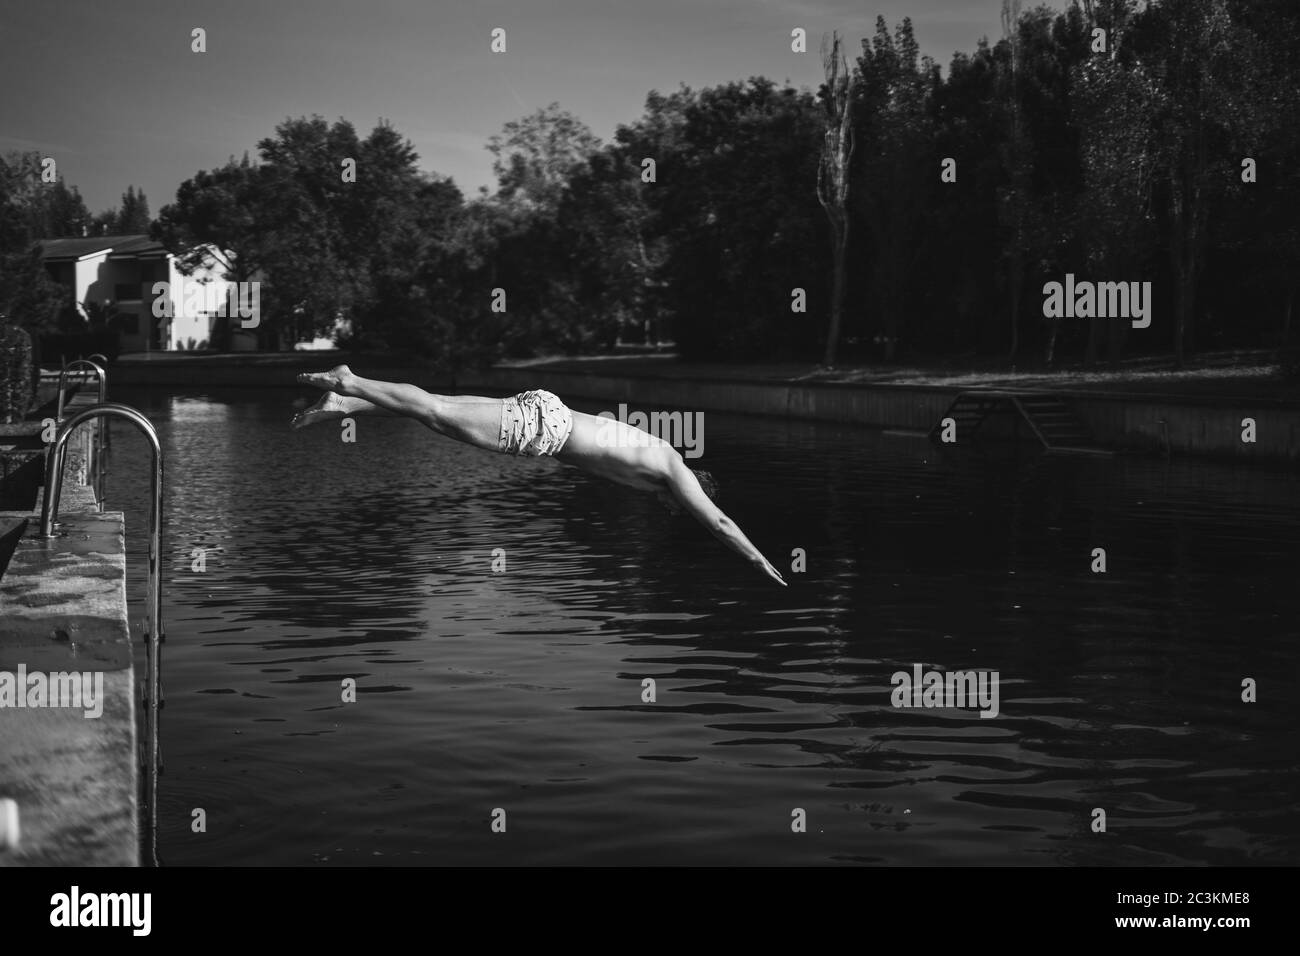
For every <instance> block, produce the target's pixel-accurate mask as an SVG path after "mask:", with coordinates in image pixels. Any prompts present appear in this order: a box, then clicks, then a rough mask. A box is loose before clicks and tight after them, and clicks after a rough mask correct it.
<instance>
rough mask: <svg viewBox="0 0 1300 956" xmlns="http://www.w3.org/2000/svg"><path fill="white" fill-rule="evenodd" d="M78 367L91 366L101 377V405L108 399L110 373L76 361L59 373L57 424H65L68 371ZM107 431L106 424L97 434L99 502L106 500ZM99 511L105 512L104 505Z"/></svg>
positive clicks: (96, 461) (88, 362)
mask: <svg viewBox="0 0 1300 956" xmlns="http://www.w3.org/2000/svg"><path fill="white" fill-rule="evenodd" d="M76 365H89V366H90V367H91V368H92V369H94V370H95V372H96V373H97V374H98V375H99V404H101V405H103V404H104V402H105V401H107V399H108V372H106V371H104V369H103V368H102V367H101V366H99V365H96V364H95V363H94V362H92V361H90V359H74V360H72V361H71V362H68V363H67V364H66V365H64V366H63V368H62V369H61V370H60V371H59V406H58V411H57V412H56V413H55V416H54V420H55V422H56V423H60V424H61V423H62V422H63V383H64V381H65V380H66V379H67V377H68V370H69V369H71V368H72V367H73V366H76ZM107 429H108V425H107V424H104V425H101V426H100V427H99V430H98V431H96V432H95V500H96V501H97V502H102V501H103V500H104V446H105V444H107V442H106V440H105V432H106V431H107ZM99 510H100V511H103V510H104V509H103V506H102V504H101V506H100V509H99Z"/></svg>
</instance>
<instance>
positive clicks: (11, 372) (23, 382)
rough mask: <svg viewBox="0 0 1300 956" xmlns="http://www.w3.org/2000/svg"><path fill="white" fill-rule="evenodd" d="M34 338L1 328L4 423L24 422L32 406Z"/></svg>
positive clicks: (0, 393)
mask: <svg viewBox="0 0 1300 956" xmlns="http://www.w3.org/2000/svg"><path fill="white" fill-rule="evenodd" d="M32 400H33V391H32V337H31V336H30V335H28V334H27V333H26V332H24V331H23V330H22V329H20V328H19V327H18V326H16V325H7V324H6V325H0V422H4V423H5V424H12V423H13V422H20V421H22V420H23V417H24V416H26V414H27V411H28V409H30V408H31V406H32Z"/></svg>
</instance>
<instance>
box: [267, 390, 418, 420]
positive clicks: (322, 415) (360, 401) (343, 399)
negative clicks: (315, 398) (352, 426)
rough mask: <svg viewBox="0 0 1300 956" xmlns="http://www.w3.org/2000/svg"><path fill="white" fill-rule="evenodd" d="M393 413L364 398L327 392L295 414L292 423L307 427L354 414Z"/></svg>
mask: <svg viewBox="0 0 1300 956" xmlns="http://www.w3.org/2000/svg"><path fill="white" fill-rule="evenodd" d="M391 414H393V413H392V412H390V411H389V410H388V409H386V408H380V407H379V406H378V405H374V404H371V403H370V402H367V401H366V400H365V399H364V398H355V397H349V396H346V395H336V394H334V393H333V392H326V393H325V394H324V395H322V396H321V400H320V401H319V402H317V403H316V404H315V405H313V406H311V408H305V409H303V410H302V411H300V412H299V413H298V414H297V415H295V416H293V421H292V422H290V424H291V425H292V426H293V427H294V428H306V427H307V426H308V425H315V424H318V423H320V422H336V421H339V420H340V419H344V418H350V417H352V416H353V415H391Z"/></svg>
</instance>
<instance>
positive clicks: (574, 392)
mask: <svg viewBox="0 0 1300 956" xmlns="http://www.w3.org/2000/svg"><path fill="white" fill-rule="evenodd" d="M296 355H297V356H301V357H296V358H295V364H294V365H293V366H292V367H289V366H285V365H273V364H262V365H258V364H254V363H249V364H244V365H240V364H237V363H230V362H216V361H215V360H214V361H211V362H205V361H203V360H201V359H195V360H192V361H187V362H154V363H149V362H135V363H125V362H124V363H121V364H119V365H115V366H114V368H113V381H114V383H115V384H126V385H148V386H150V387H159V386H163V387H166V386H172V387H177V388H184V387H190V388H193V387H196V386H197V387H210V386H250V387H267V386H272V385H282V386H284V387H288V388H296V387H298V385H297V382H296V375H297V372H298V371H299V370H300V369H299V367H298V365H299V364H302V365H306V364H309V361H310V360H309V358H307V357H308V356H310V353H305V352H304V353H296ZM330 360H331V361H336V360H339V356H337V355H331V356H330ZM318 364H319V363H318ZM374 374H376V375H379V376H380V377H383V378H385V379H389V380H393V381H404V382H410V383H411V384H414V385H419V386H420V387H421V388H425V389H429V390H430V391H446V390H447V389H448V384H447V379H446V377H445V376H440V375H438V374H436V373H434V372H432V371H430V370H429V369H428V368H423V367H418V366H410V367H406V366H390V367H383V368H376V369H375V370H374ZM457 384H458V388H457V390H458V391H461V392H471V391H472V392H481V393H484V394H489V395H490V394H497V395H504V394H512V393H515V392H519V391H523V390H525V389H529V388H546V389H550V390H551V391H554V392H556V393H557V394H559V395H560V396H561V397H571V398H585V399H589V400H593V401H601V402H608V403H609V410H610V411H615V410H616V409H617V406H618V403H620V402H626V403H627V404H628V407H629V409H639V410H642V411H652V410H654V409H657V408H665V409H671V408H679V409H685V410H699V411H716V412H726V413H733V414H742V415H769V416H776V417H781V418H793V419H799V420H805V421H822V422H835V423H842V424H851V425H863V426H866V427H868V428H877V429H888V430H905V431H921V432H925V431H928V430H929V429H930V428H931V427H932V426H934V425H935V424H936V423H937V422H938V421H939V419H940V418H942V416H943V413H944V412H945V411H946V410H947V408H948V406H949V405H950V404H951V403H952V400H953V399H954V398H956V397H957V395H958V394H959V393H960V392H963V391H975V390H978V389H972V388H969V387H962V386H930V385H894V384H889V385H879V384H876V385H862V384H857V383H853V382H806V383H805V382H787V381H777V380H772V379H744V378H734V379H733V378H727V379H721V378H715V379H687V378H682V377H679V376H674V375H661V374H655V373H653V372H646V371H643V370H638V371H637V372H635V373H634V374H628V373H622V374H620V373H613V374H599V373H595V372H587V371H572V370H567V371H566V370H559V369H548V368H547V367H546V366H545V365H538V366H531V367H526V368H500V367H498V368H491V369H486V370H484V371H479V372H469V373H465V374H463V375H461V376H460V378H459V380H458V383H457ZM1016 391H1039V392H1042V393H1044V394H1051V395H1057V396H1059V397H1061V398H1063V399H1065V400H1066V401H1067V402H1068V403H1069V404H1070V405H1071V407H1072V408H1073V409H1074V410H1075V412H1076V413H1077V414H1078V415H1079V417H1080V418H1081V419H1083V421H1084V422H1085V424H1087V425H1088V427H1089V429H1090V430H1091V432H1092V435H1093V438H1094V439H1095V440H1096V441H1097V442H1098V443H1099V444H1100V445H1102V446H1104V447H1107V448H1111V449H1116V450H1124V451H1136V452H1143V453H1157V454H1158V453H1167V454H1177V455H1205V456H1211V457H1218V458H1228V459H1232V460H1235V461H1243V462H1246V461H1250V462H1272V463H1279V462H1282V463H1290V462H1296V461H1300V405H1298V404H1297V403H1296V402H1293V401H1284V400H1278V399H1273V398H1259V399H1254V398H1233V397H1226V396H1222V395H1188V396H1184V395H1161V394H1152V393H1145V392H1135V393H1116V392H1100V391H1093V390H1078V389H1071V390H1056V389H1016ZM1243 418H1253V419H1255V422H1256V436H1257V437H1256V441H1255V442H1254V443H1253V444H1248V443H1245V442H1243V441H1242V440H1241V432H1242V427H1241V420H1242V419H1243Z"/></svg>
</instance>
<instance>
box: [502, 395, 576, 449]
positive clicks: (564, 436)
mask: <svg viewBox="0 0 1300 956" xmlns="http://www.w3.org/2000/svg"><path fill="white" fill-rule="evenodd" d="M572 431H573V412H571V411H569V409H568V407H567V406H566V405H565V404H564V402H562V401H560V400H559V398H557V397H556V396H555V395H554V394H552V393H551V392H546V391H542V390H540V389H538V390H534V391H529V392H520V393H519V394H518V395H514V396H512V397H510V398H507V399H505V400H504V401H502V403H501V438H500V440H499V441H498V442H497V450H498V451H501V452H504V453H505V454H507V455H524V456H527V457H530V458H535V457H538V456H540V455H556V454H559V452H560V449H562V448H563V447H564V443H565V442H566V441H568V440H569V433H570V432H572Z"/></svg>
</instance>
